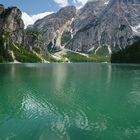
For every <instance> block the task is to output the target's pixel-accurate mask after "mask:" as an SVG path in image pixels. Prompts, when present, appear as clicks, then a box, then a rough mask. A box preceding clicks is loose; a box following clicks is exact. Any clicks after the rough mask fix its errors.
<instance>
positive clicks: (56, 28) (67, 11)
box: [33, 6, 76, 48]
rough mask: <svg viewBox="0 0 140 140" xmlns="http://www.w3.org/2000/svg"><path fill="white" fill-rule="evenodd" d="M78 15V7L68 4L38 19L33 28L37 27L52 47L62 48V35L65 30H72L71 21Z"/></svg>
mask: <svg viewBox="0 0 140 140" xmlns="http://www.w3.org/2000/svg"><path fill="white" fill-rule="evenodd" d="M75 16H76V8H75V7H74V6H68V7H64V8H62V9H60V10H59V11H58V12H57V13H53V14H51V15H48V16H46V17H44V18H43V19H41V20H38V21H37V22H36V23H35V24H34V26H33V28H36V29H37V30H38V31H39V33H40V34H41V35H42V36H43V38H44V40H45V41H46V44H48V45H49V46H50V47H51V48H60V46H61V37H62V35H63V33H64V32H65V31H71V23H72V21H73V19H74V18H75Z"/></svg>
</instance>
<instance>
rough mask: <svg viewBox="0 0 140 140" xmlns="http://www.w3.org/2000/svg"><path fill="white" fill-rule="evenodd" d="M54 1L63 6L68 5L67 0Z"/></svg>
mask: <svg viewBox="0 0 140 140" xmlns="http://www.w3.org/2000/svg"><path fill="white" fill-rule="evenodd" d="M54 2H55V3H57V4H58V5H59V6H60V7H65V6H67V5H68V3H69V2H68V0H54Z"/></svg>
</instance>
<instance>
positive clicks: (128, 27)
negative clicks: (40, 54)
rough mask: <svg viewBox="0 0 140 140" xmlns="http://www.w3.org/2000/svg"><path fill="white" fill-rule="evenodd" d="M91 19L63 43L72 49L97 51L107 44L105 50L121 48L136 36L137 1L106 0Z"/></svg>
mask: <svg viewBox="0 0 140 140" xmlns="http://www.w3.org/2000/svg"><path fill="white" fill-rule="evenodd" d="M97 15H98V16H97V18H95V20H93V21H91V22H90V23H88V24H87V25H86V26H85V27H83V28H81V29H80V30H79V31H78V32H76V35H75V36H74V38H73V39H72V40H71V41H70V42H69V44H67V45H66V48H69V49H71V50H74V51H81V52H89V51H91V50H94V51H95V53H97V52H98V51H99V50H100V49H101V48H103V47H105V46H106V47H107V49H108V53H112V51H113V50H114V49H122V48H124V47H126V46H127V45H129V44H132V43H133V42H134V41H135V38H136V36H140V1H139V0H110V2H109V4H108V5H107V6H106V7H105V8H104V9H103V10H102V11H101V12H99V14H97Z"/></svg>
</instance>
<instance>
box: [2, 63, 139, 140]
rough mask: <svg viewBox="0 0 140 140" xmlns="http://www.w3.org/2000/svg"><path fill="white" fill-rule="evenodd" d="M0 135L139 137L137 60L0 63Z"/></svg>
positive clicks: (93, 139) (26, 139) (29, 138)
mask: <svg viewBox="0 0 140 140" xmlns="http://www.w3.org/2000/svg"><path fill="white" fill-rule="evenodd" d="M0 140H140V65H111V64H92V63H91V64H15V65H14V64H9V65H8V64H7V65H0Z"/></svg>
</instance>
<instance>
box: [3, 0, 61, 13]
mask: <svg viewBox="0 0 140 140" xmlns="http://www.w3.org/2000/svg"><path fill="white" fill-rule="evenodd" d="M0 2H1V3H2V4H3V5H5V6H6V7H8V6H17V7H18V8H19V9H21V10H22V11H24V12H26V13H28V14H29V15H34V14H37V13H42V12H46V11H57V10H58V9H59V8H60V7H59V6H58V4H56V3H55V2H54V1H53V0H1V1H0Z"/></svg>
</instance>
